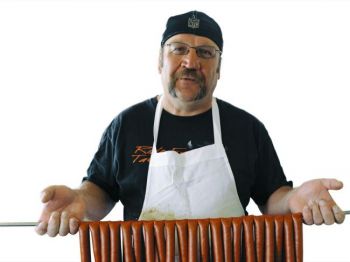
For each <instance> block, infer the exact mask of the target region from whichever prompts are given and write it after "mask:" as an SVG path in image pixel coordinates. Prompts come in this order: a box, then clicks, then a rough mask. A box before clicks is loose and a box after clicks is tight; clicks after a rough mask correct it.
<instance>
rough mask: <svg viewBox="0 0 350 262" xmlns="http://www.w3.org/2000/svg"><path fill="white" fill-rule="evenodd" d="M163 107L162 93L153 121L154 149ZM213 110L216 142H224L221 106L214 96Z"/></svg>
mask: <svg viewBox="0 0 350 262" xmlns="http://www.w3.org/2000/svg"><path fill="white" fill-rule="evenodd" d="M162 109H163V96H162V95H161V96H160V98H159V101H158V104H157V108H156V112H155V116H154V122H153V141H154V142H153V149H156V146H157V139H158V131H159V123H160V117H161V115H162ZM211 112H212V119H213V131H214V132H213V133H214V143H215V144H217V143H221V144H222V139H221V125H220V113H219V107H218V104H217V102H216V98H214V97H213V99H212V107H211ZM154 152H156V151H154Z"/></svg>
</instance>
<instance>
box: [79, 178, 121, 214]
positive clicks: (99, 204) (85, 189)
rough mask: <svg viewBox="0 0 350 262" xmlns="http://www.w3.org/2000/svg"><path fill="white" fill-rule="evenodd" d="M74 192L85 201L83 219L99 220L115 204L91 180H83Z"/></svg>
mask: <svg viewBox="0 0 350 262" xmlns="http://www.w3.org/2000/svg"><path fill="white" fill-rule="evenodd" d="M76 192H77V193H78V194H79V196H80V197H81V198H82V200H83V201H84V203H85V215H84V219H87V220H101V219H103V218H104V217H105V216H106V215H107V214H108V213H109V212H110V211H111V210H112V208H113V207H114V205H115V202H114V201H113V200H112V199H111V198H110V196H109V195H108V194H107V193H106V192H105V191H104V190H103V189H101V188H100V187H99V186H97V185H96V184H94V183H92V182H89V181H84V182H83V183H82V184H81V186H80V188H79V189H77V190H76Z"/></svg>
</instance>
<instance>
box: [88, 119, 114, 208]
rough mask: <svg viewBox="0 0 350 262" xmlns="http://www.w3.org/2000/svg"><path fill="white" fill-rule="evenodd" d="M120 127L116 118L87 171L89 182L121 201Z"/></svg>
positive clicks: (104, 134)
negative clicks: (119, 166) (119, 182)
mask: <svg viewBox="0 0 350 262" xmlns="http://www.w3.org/2000/svg"><path fill="white" fill-rule="evenodd" d="M119 127H120V121H119V118H118V117H117V118H115V119H114V120H113V121H112V122H111V124H110V125H109V126H108V127H107V129H106V130H105V131H104V133H103V135H102V138H101V141H100V144H99V147H98V150H97V152H96V153H95V155H94V158H93V159H92V161H91V163H90V166H89V168H88V170H87V176H86V177H84V178H83V181H85V180H87V181H90V182H92V183H94V184H96V185H98V186H99V187H100V188H102V189H103V190H104V191H106V192H107V193H108V195H109V196H110V197H111V198H112V199H113V200H114V201H116V202H117V201H118V200H119V186H118V183H117V182H116V174H117V173H118V161H117V159H118V157H117V155H118V149H117V137H118V131H119Z"/></svg>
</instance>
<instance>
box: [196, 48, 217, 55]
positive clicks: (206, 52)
mask: <svg viewBox="0 0 350 262" xmlns="http://www.w3.org/2000/svg"><path fill="white" fill-rule="evenodd" d="M198 52H199V53H200V54H201V55H202V56H204V57H212V56H213V52H212V50H209V49H206V48H198Z"/></svg>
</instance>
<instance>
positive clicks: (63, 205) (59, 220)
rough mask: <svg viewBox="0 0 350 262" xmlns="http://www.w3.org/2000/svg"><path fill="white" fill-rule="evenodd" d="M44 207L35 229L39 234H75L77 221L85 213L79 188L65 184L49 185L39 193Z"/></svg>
mask: <svg viewBox="0 0 350 262" xmlns="http://www.w3.org/2000/svg"><path fill="white" fill-rule="evenodd" d="M41 201H42V203H44V208H43V211H42V213H41V216H40V218H39V224H38V226H37V227H36V228H35V231H36V232H37V233H38V234H39V235H44V234H45V233H47V234H48V235H49V236H51V237H54V236H56V235H57V234H59V235H61V236H65V235H67V234H68V233H71V234H75V233H77V231H78V229H79V221H80V220H83V218H84V215H85V209H86V207H85V201H84V199H83V197H82V196H81V194H79V190H73V189H71V188H69V187H66V186H49V187H47V188H45V189H44V190H43V191H42V193H41Z"/></svg>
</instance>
